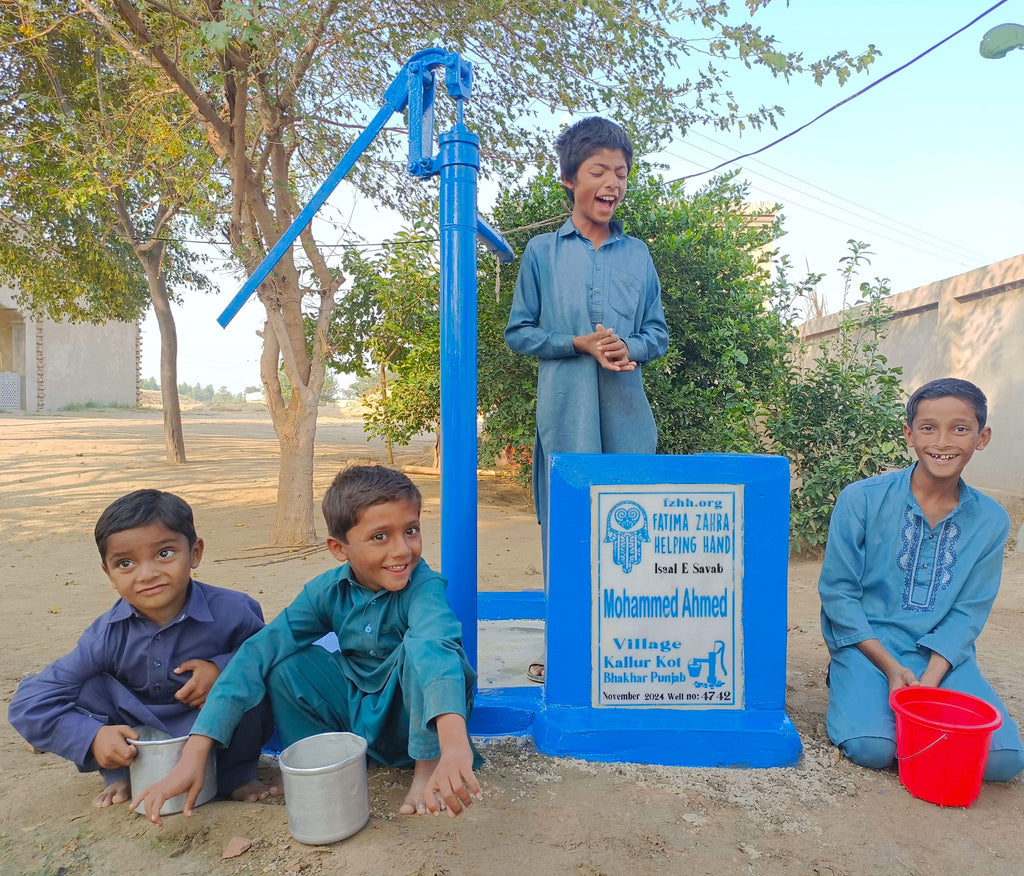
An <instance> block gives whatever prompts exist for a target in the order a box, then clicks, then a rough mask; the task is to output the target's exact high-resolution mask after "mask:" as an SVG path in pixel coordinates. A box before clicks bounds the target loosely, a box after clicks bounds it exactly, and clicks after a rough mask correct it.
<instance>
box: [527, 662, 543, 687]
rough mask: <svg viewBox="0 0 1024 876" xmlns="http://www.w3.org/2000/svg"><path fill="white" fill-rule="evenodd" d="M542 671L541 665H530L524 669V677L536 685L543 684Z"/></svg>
mask: <svg viewBox="0 0 1024 876" xmlns="http://www.w3.org/2000/svg"><path fill="white" fill-rule="evenodd" d="M544 669H545V667H544V664H543V663H531V664H530V665H529V666H528V667H527V668H526V677H527V678H528V679H530V681H535V682H536V683H537V684H544Z"/></svg>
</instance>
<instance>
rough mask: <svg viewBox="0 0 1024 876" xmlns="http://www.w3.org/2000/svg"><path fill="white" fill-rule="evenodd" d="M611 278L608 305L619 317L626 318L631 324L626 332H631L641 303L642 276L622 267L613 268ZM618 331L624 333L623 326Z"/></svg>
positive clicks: (627, 322)
mask: <svg viewBox="0 0 1024 876" xmlns="http://www.w3.org/2000/svg"><path fill="white" fill-rule="evenodd" d="M609 279H610V281H611V282H610V283H609V288H608V306H609V307H610V308H611V310H612V312H613V313H614V314H615V316H616V317H617V318H618V319H622V320H625V323H626V324H627V325H628V326H629V332H626V334H629V333H631V332H632V331H633V330H634V328H635V326H636V321H637V312H638V311H639V309H640V304H641V301H640V298H641V296H640V285H641V284H640V278H639V277H637V276H634V275H633V274H630V273H629V272H628V271H623V270H622V269H621V268H612V270H611V274H610V277H609ZM618 319H617V320H616V322H617V321H618ZM618 333H619V334H623V331H622V330H621V328H620V329H619V332H618Z"/></svg>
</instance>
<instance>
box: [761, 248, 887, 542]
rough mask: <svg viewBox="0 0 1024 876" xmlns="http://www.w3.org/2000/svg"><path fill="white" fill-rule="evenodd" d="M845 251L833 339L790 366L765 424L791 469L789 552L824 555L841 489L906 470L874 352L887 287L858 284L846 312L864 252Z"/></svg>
mask: <svg viewBox="0 0 1024 876" xmlns="http://www.w3.org/2000/svg"><path fill="white" fill-rule="evenodd" d="M849 245H850V255H848V256H845V257H844V258H843V259H841V260H840V261H841V263H842V269H841V274H842V277H843V284H844V286H843V288H844V295H843V308H844V309H843V312H842V316H841V320H840V323H839V328H838V331H837V333H836V334H835V335H833V336H832V337H830V338H828V339H827V340H825V341H824V342H822V344H821V346H820V348H819V350H818V351H817V355H816V356H815V357H814V358H809V352H808V351H807V350H806V349H805V348H801V349H800V355H801V358H802V360H803V361H802V362H797V363H795V364H794V365H793V370H792V374H791V377H790V379H789V380H788V381H786V382H785V383H783V384H782V385H781V387H780V388H781V390H782V391H781V392H780V393H779V395H778V397H777V399H776V400H775V401H774V402H773V404H772V405H771V406H770V412H769V413H768V415H767V416H766V418H765V428H766V430H767V432H768V433H769V434H770V435H771V437H772V439H773V442H774V443H775V445H776V446H777V447H778V448H779V449H780V450H781V452H784V453H785V454H786V456H788V457H789V459H790V461H791V463H792V464H793V470H794V478H795V482H796V489H794V491H793V494H792V499H791V522H790V530H791V533H792V539H793V545H794V547H795V548H796V549H797V550H808V551H813V552H816V551H819V550H821V549H823V548H824V545H825V542H826V540H827V538H828V524H829V520H830V519H831V516H832V508H833V507H834V505H835V500H836V497H837V496H838V495H839V492H840V490H842V489H843V487H845V486H846V485H847V484H850V483H852V482H853V481H856V480H860V479H861V478H866V477H870V476H872V475H875V474H878V473H880V472H882V471H885V470H886V469H887V468H890V467H893V466H900V465H906V463H907V455H906V450H905V448H904V446H903V443H902V441H900V440H899V438H898V436H899V435H900V432H901V429H902V424H903V422H904V419H905V409H904V402H903V393H902V389H901V386H900V374H901V369H899V368H895V367H891V366H889V364H888V362H887V361H886V358H885V356H883V355H882V353H881V352H880V351H879V343H880V341H881V340H882V339H883V338H884V337H885V334H886V331H887V328H888V321H889V314H890V313H891V308H889V307H888V306H887V305H886V304H885V300H884V299H885V297H886V296H887V295H888V294H889V286H888V281H886V280H881V279H876V281H875V284H874V285H872V284H870V283H867V282H862V283H860V284H859V291H860V303H859V304H858V305H857V306H856V307H852V308H847V304H848V303H849V302H848V300H847V299H848V296H849V293H850V290H851V288H852V286H853V284H854V282H855V280H856V276H857V273H858V271H859V269H860V268H861V267H862V266H863V265H866V264H870V261H869V259H868V255H869V254H870V253H869V252H868V250H867V245H866V244H864V243H860V242H857V241H853V240H851V241H849ZM815 279H816V278H813V277H812V278H811V281H812V282H813V281H814V280H815ZM817 279H820V278H817Z"/></svg>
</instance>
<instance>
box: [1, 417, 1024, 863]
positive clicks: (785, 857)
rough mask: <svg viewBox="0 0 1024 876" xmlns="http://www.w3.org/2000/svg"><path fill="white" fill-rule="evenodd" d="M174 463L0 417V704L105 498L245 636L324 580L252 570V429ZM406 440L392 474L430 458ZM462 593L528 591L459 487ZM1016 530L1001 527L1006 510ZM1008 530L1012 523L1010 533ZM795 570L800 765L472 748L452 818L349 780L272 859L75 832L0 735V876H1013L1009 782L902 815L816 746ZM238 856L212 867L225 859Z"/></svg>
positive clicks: (1014, 669) (88, 566)
mask: <svg viewBox="0 0 1024 876" xmlns="http://www.w3.org/2000/svg"><path fill="white" fill-rule="evenodd" d="M184 420H185V436H186V443H187V448H188V453H189V457H190V463H189V464H188V465H187V466H183V467H172V466H169V465H167V464H166V463H165V462H164V461H163V458H164V453H163V441H162V434H161V418H160V414H159V412H155V411H99V412H83V413H73V414H72V413H69V414H58V415H46V416H43V415H39V416H24V415H13V414H2V415H0V460H2V465H0V535H2V543H3V545H4V553H3V557H2V558H0V569H2V570H3V571H2V572H0V594H2V599H3V606H4V611H3V616H4V621H3V637H2V639H0V698H2V699H3V701H4V703H5V704H6V703H7V702H8V701H9V700H10V696H11V694H12V693H13V691H14V689H15V687H16V686H17V683H18V681H19V680H20V679H21V678H22V677H24V676H25V675H27V674H29V673H32V672H36V671H38V670H39V669H41V668H42V667H43V666H44V665H45V664H46V663H47V662H49V661H50V660H52V659H54V658H55V657H56V656H58V655H59V654H61V653H63V652H65V651H67V650H68V649H69V648H70V647H71V646H72V645H73V643H74V641H75V639H76V637H77V636H78V634H79V633H80V632H81V630H82V629H83V628H84V626H85V625H86V624H88V623H89V622H90V621H91V620H92V619H93V618H94V617H96V616H97V615H98V614H100V613H101V612H102V611H104V610H105V609H106V608H108V607H109V605H110V604H111V603H112V601H113V599H114V594H113V591H112V590H111V589H110V586H109V584H108V582H107V581H106V579H105V578H104V577H103V575H102V573H101V571H100V568H99V563H98V562H97V559H98V558H97V556H96V553H95V545H94V543H93V541H92V538H91V532H92V526H93V524H94V522H95V520H96V517H97V516H98V514H99V513H100V511H102V509H103V508H104V507H105V506H106V505H107V504H108V503H109V502H110V501H112V500H113V499H114V498H116V497H117V496H119V495H121V494H123V493H125V492H127V491H129V490H132V489H136V488H139V487H142V486H155V487H158V488H161V489H168V490H173V491H175V492H178V493H180V494H181V495H183V496H185V497H186V498H187V499H188V500H189V501H190V502H191V503H192V505H193V507H194V508H195V510H196V518H197V527H198V529H199V531H200V534H201V535H202V536H203V537H204V538H205V540H206V545H207V548H206V557H205V559H204V562H203V567H202V569H201V570H200V574H201V577H202V578H203V579H204V580H207V581H209V582H210V583H214V584H219V585H222V586H227V587H234V588H237V589H241V590H245V591H247V592H249V593H252V594H253V595H255V596H256V597H257V598H258V599H259V600H260V601H261V602H262V604H263V607H264V611H265V613H266V614H267V616H268V617H272V616H273V615H275V614H276V613H277V612H278V611H279V610H280V609H281V608H282V607H283V606H284V605H285V604H287V602H288V601H290V599H291V598H292V596H293V595H294V593H295V592H296V591H297V589H298V588H299V587H300V586H301V584H302V583H303V582H304V581H306V580H307V579H308V578H310V577H312V576H313V575H314V574H316V573H318V572H320V571H322V570H323V569H324V568H326V567H327V565H328V563H329V556H328V555H327V553H326V552H324V551H321V552H315V553H307V554H300V553H282V552H279V551H275V550H273V549H270V548H267V547H266V545H267V542H268V540H269V534H270V528H271V523H272V519H273V502H274V495H275V484H276V472H277V467H276V453H277V444H276V440H275V438H274V435H273V430H272V428H271V426H270V423H269V420H268V418H267V416H266V414H265V413H261V412H259V411H255V412H254V411H251V410H247V411H242V410H240V409H239V410H227V409H224V410H209V409H197V410H192V411H187V412H186V413H185V415H184ZM429 453H430V447H429V442H428V441H424V442H422V443H420V444H416V445H414V446H413V447H412V448H410V449H409V450H407V451H405V452H404V453H403V455H402V458H401V459H400V460H399V462H413V463H423V462H424V461H426V460H429ZM349 459H379V460H382V459H383V451H382V449H381V448H380V447H379V446H378V445H376V444H373V443H367V442H366V440H365V438H364V437H363V435H362V431H361V427H360V424H359V422H358V421H357V420H351V419H344V418H341V417H338V416H330V415H328V416H325V417H323V418H322V420H321V424H320V429H319V432H318V441H317V457H316V473H315V480H316V484H315V490H316V494H317V495H320V494H321V493H322V491H323V489H324V488H325V486H326V484H327V483H328V481H329V479H330V478H331V477H332V476H333V475H334V473H335V472H336V471H337V470H338V468H339V467H340V466H341V465H342V464H344V462H345V461H346V460H349ZM416 479H417V481H418V482H419V483H420V485H421V487H422V488H423V490H424V493H425V498H426V507H425V513H424V519H425V533H426V536H427V539H426V541H427V546H426V551H425V555H426V557H427V559H428V560H430V561H431V562H434V563H436V562H437V560H438V557H437V553H438V544H437V534H438V528H439V527H438V525H437V521H438V519H439V509H438V483H437V480H436V479H435V478H430V477H417V478H416ZM480 495H481V508H480V556H481V562H480V580H481V587H483V588H487V589H498V588H509V589H519V588H534V587H536V586H538V578H537V577H536V574H535V573H536V568H537V567H539V547H538V544H537V541H538V539H537V529H536V524H535V523H534V521H533V518H532V514H531V512H530V510H529V509H528V508H527V507H526V505H525V502H524V500H523V497H522V495H521V493H519V491H518V490H516V489H515V488H514V487H511V486H509V485H506V484H502V483H500V482H496V481H494V480H491V479H488V480H485V481H482V482H481V493H480ZM1015 513H1017V514H1018V516H1019V512H1017V511H1016V510H1015ZM1019 524H1020V520H1019V519H1016V520H1015V530H1014V531H1016V526H1019ZM817 572H818V564H817V563H815V562H813V561H801V560H796V561H794V562H793V563H792V564H791V566H790V580H789V617H790V622H789V656H788V666H789V670H788V684H787V709H788V712H789V714H790V716H791V717H792V719H793V721H794V723H795V724H796V727H797V729H798V730H799V732H800V735H801V738H802V740H803V744H804V756H803V759H802V762H801V763H800V765H799V766H797V767H794V768H788V769H770V770H723V769H682V768H666V767H656V766H645V765H635V764H611V765H608V764H590V763H585V762H582V761H575V760H564V759H555V758H549V757H545V756H542V755H539V754H537V753H536V752H535V751H533V750H532V749H531V747H530V746H529V745H528V744H512V743H503V744H491V745H487V746H485V748H484V752H485V755H486V757H487V763H486V765H485V766H484V768H483V769H482V770H481V772H480V779H481V782H482V783H483V786H484V789H485V794H486V799H485V801H484V802H483V803H482V804H479V805H476V806H474V807H473V808H472V809H471V810H470V811H469V812H468V813H467V814H466V815H465V816H464V817H461V818H459V819H458V820H450V819H448V818H444V817H442V818H432V817H429V816H428V817H419V818H417V817H406V818H403V817H399V816H397V815H395V812H396V811H397V808H398V805H399V803H400V801H401V799H402V796H403V794H404V789H405V787H406V785H407V783H408V780H409V774H408V773H403V772H402V771H399V770H384V769H372V770H371V772H370V802H371V818H370V822H369V824H368V825H367V827H366V828H365V829H364V830H362V831H361V832H360V833H358V834H357V835H355V836H354V837H351V838H350V839H348V840H345V841H343V842H341V843H337V844H334V845H331V846H325V847H319V848H317V847H310V846H303V845H301V844H300V843H298V842H296V841H294V840H293V839H291V837H290V836H289V834H288V830H287V824H286V820H285V811H284V808H283V805H282V804H281V803H277V804H270V805H267V804H243V803H229V802H214V803H210V804H207V805H205V806H203V807H201V808H200V809H198V810H197V811H196V814H195V816H194V817H193V818H191V819H185V818H184V817H182V816H173V817H170V818H168V819H167V822H166V824H165V826H164V827H163V828H159V829H158V828H155V827H153V826H151V825H150V824H149V823H148V822H146V821H145V820H144V819H142V818H141V817H139V816H136V815H134V814H133V813H131V812H129V811H128V810H127V808H126V807H124V806H118V807H113V808H110V809H106V810H94V809H93V808H92V807H91V806H90V801H91V799H92V798H93V796H94V795H95V794H96V793H97V792H98V791H99V789H100V781H99V779H98V777H97V776H96V775H80V774H78V773H77V772H76V771H75V770H74V768H73V767H72V766H71V765H69V764H68V763H66V762H64V761H62V760H61V759H59V758H57V757H54V756H52V755H46V754H42V755H40V754H33V753H31V752H30V751H28V750H26V747H25V744H24V742H23V741H22V740H21V739H20V737H18V735H17V734H16V733H15V732H14V731H13V729H12V728H11V727H10V726H9V725H7V724H6V723H4V725H3V727H2V728H0V775H2V776H3V779H4V783H3V794H2V797H0V873H2V874H8V873H11V874H14V873H18V874H21V873H32V874H58V873H59V874H78V873H90V874H119V876H120V874H125V873H151V874H157V876H159V874H169V876H170V874H173V876H178V874H209V873H224V874H234V873H299V872H301V873H307V874H315V873H338V872H342V871H344V872H346V873H353V874H392V873H398V874H443V873H452V874H477V873H486V874H488V876H501V874H506V873H508V874H513V873H516V874H518V873H523V872H526V873H545V874H547V873H576V874H609V876H611V874H634V873H640V872H650V873H679V872H686V873H694V874H697V873H732V872H740V871H746V872H753V873H767V874H783V873H787V874H788V873H801V874H802V873H818V874H860V873H888V874H916V873H922V874H923V873H930V874H934V873H948V874H962V873H997V874H1003V873H1005V874H1019V873H1021V872H1024V865H1022V864H1021V861H1024V833H1022V831H1021V829H1020V825H1021V823H1022V816H1024V784H1022V783H1021V782H1020V781H1016V782H1013V783H1010V784H1008V785H986V786H985V787H984V788H983V789H982V792H981V796H980V797H979V799H978V801H977V802H976V803H975V804H974V806H973V807H971V808H970V809H941V808H939V807H937V806H933V805H932V804H930V803H925V802H922V801H920V800H915V799H913V798H912V797H911V796H910V795H909V794H908V793H907V792H906V791H905V790H904V789H903V787H902V786H901V785H900V784H899V781H898V778H897V776H896V774H895V773H894V772H882V773H873V772H870V771H866V770H862V769H859V768H857V767H854V766H852V765H850V764H849V763H846V762H844V761H842V760H841V759H840V758H839V757H837V756H836V752H835V751H834V749H833V748H832V747H831V746H830V745H829V743H828V741H827V739H825V735H824V727H823V721H824V710H825V688H824V678H823V675H824V667H825V649H824V646H823V644H822V642H821V637H820V634H819V631H818V624H817V610H818V609H817V598H816V593H815V582H816V577H817ZM1022 585H1024V554H1020V553H1016V554H1009V555H1008V556H1007V566H1006V572H1005V577H1004V582H1003V589H1002V593H1001V595H1000V598H999V600H998V602H997V604H996V607H995V610H994V612H993V615H992V617H991V619H990V621H989V624H988V626H987V628H986V630H985V632H984V634H983V637H982V639H981V641H980V643H979V651H980V655H981V661H982V664H983V667H984V669H985V671H986V673H987V674H988V676H989V678H990V679H991V680H992V682H993V683H994V684H995V686H996V687H997V688H998V689H999V690H1000V691H1001V693H1002V695H1003V697H1004V699H1005V700H1006V702H1007V704H1008V705H1009V708H1010V710H1011V712H1013V713H1014V714H1016V715H1017V716H1020V717H1024V677H1022V675H1021V673H1020V668H1019V654H1020V645H1019V642H1020V637H1021V636H1022V635H1024V586H1022ZM238 836H241V837H246V838H248V839H250V840H251V841H252V847H251V848H250V849H249V850H248V851H247V852H245V853H244V854H242V855H241V856H239V857H237V858H233V859H230V860H222V859H221V855H222V853H223V851H224V849H225V847H226V846H227V844H228V841H229V840H230V839H231V838H233V837H238Z"/></svg>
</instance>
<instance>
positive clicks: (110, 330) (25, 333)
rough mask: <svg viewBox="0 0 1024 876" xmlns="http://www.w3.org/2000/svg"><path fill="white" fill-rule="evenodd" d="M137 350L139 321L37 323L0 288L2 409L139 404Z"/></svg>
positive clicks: (0, 401) (139, 337)
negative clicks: (92, 323) (98, 323)
mask: <svg viewBox="0 0 1024 876" xmlns="http://www.w3.org/2000/svg"><path fill="white" fill-rule="evenodd" d="M141 351H142V347H141V333H140V331H139V326H138V324H137V323H124V322H109V323H107V324H106V325H91V324H89V323H76V324H72V323H59V322H53V321H51V320H49V319H42V320H39V321H36V320H34V319H33V318H32V316H31V315H30V314H28V313H25V312H23V311H22V310H21V309H20V308H19V306H18V304H17V302H16V301H15V299H14V293H13V291H12V290H11V289H10V288H9V287H7V286H3V285H0V410H3V411H29V412H34V411H58V410H61V409H62V408H66V407H67V406H68V405H72V404H88V403H89V402H95V403H97V404H103V405H109V404H117V405H137V404H138V403H139V398H138V385H139V363H140V355H141Z"/></svg>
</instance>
